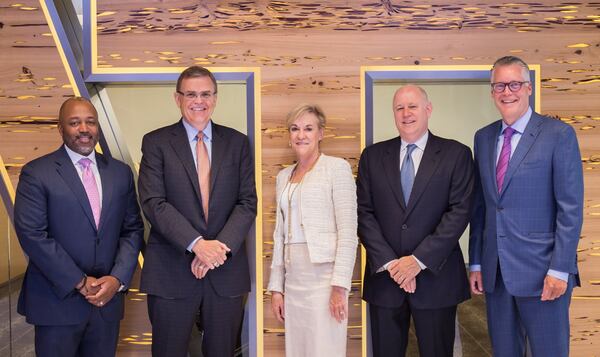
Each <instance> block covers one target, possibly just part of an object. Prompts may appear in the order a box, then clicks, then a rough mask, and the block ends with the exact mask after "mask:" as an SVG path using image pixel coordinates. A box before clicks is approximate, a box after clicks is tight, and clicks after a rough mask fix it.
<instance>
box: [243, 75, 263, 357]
mask: <svg viewBox="0 0 600 357" xmlns="http://www.w3.org/2000/svg"><path fill="white" fill-rule="evenodd" d="M250 70H251V71H252V72H254V180H255V181H256V196H257V198H258V201H257V205H256V223H255V235H256V243H255V244H256V248H255V256H254V259H255V260H254V261H255V266H256V278H255V281H256V285H255V290H256V291H255V298H256V356H257V357H262V356H263V355H264V305H263V260H262V256H263V229H262V226H263V221H262V215H263V210H262V197H263V195H262V130H261V129H262V127H261V123H262V118H261V112H262V110H261V108H262V107H261V105H262V100H261V73H260V68H258V67H255V68H251V69H250ZM246 71H248V68H246Z"/></svg>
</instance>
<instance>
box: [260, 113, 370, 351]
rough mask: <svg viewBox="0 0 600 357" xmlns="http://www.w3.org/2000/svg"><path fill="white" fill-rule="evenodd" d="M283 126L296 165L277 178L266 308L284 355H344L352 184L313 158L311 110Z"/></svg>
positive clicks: (325, 160) (331, 160)
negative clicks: (278, 325) (281, 331)
mask: <svg viewBox="0 0 600 357" xmlns="http://www.w3.org/2000/svg"><path fill="white" fill-rule="evenodd" d="M287 126H288V130H289V133H290V145H291V147H292V149H293V150H294V153H295V154H296V159H297V160H296V161H297V163H296V164H295V165H292V166H289V167H287V168H285V169H283V170H281V171H280V172H279V174H278V175H277V185H276V187H277V196H276V199H277V211H276V217H277V220H276V225H275V231H274V233H273V241H274V246H273V263H272V265H271V276H270V280H269V286H268V290H269V291H270V292H271V293H272V298H271V307H272V310H273V313H274V314H275V316H276V318H277V319H278V320H279V321H281V322H284V323H285V349H286V356H288V357H292V356H311V357H318V356H326V357H336V356H345V355H346V333H347V325H348V292H349V291H350V284H351V279H352V272H353V270H354V261H355V259H356V247H357V244H358V238H357V235H356V230H357V218H356V185H355V182H354V177H353V175H352V170H351V168H350V165H349V164H348V163H347V162H346V161H345V160H343V159H340V158H336V157H331V156H327V155H324V154H322V153H321V152H320V150H319V142H320V141H321V140H322V139H323V130H324V127H325V115H324V114H323V111H322V110H321V109H320V108H319V107H318V106H316V105H300V106H298V107H297V108H295V109H294V110H292V111H291V112H290V113H289V114H288V117H287Z"/></svg>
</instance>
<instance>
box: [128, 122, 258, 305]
mask: <svg viewBox="0 0 600 357" xmlns="http://www.w3.org/2000/svg"><path fill="white" fill-rule="evenodd" d="M212 125H213V127H212V130H213V138H212V158H211V173H210V189H211V194H210V202H209V213H210V217H209V220H208V226H207V224H206V223H205V221H204V212H203V210H202V203H201V197H200V188H199V184H198V174H197V171H196V167H195V164H194V159H193V155H192V151H191V150H190V145H189V142H188V139H187V135H186V131H185V128H184V126H183V124H182V123H181V121H179V122H177V123H175V124H172V125H170V126H167V127H164V128H160V129H157V130H155V131H153V132H150V133H148V134H146V135H145V136H144V139H143V142H142V153H143V157H142V162H141V165H140V176H139V185H138V186H139V187H138V189H139V194H140V201H141V204H142V210H143V212H144V215H145V216H146V218H147V219H148V221H150V223H151V225H152V229H151V231H150V237H149V238H148V245H147V247H146V252H145V256H144V257H145V262H144V268H143V270H142V283H141V289H142V291H144V292H146V293H148V294H152V295H157V296H161V297H172V298H182V297H188V296H191V295H192V294H195V293H196V292H197V291H198V289H199V286H200V280H198V279H196V278H195V277H194V276H193V275H192V272H191V270H190V263H191V261H192V259H193V257H194V254H192V253H190V252H188V251H187V247H188V245H189V244H190V243H191V242H192V241H193V240H194V239H196V238H197V237H198V236H203V237H204V239H217V240H219V241H221V242H223V243H225V244H227V246H228V247H229V248H230V249H231V257H229V258H228V259H227V261H226V262H225V264H223V265H222V266H220V267H219V268H217V269H214V270H211V271H209V272H208V274H207V276H206V277H205V278H204V279H208V281H210V283H211V285H212V286H213V288H214V289H215V291H216V292H217V294H219V295H221V296H237V295H241V294H243V293H246V292H248V291H250V274H249V270H248V258H247V255H246V246H245V239H246V236H247V235H248V232H249V230H250V228H251V227H252V225H253V223H254V219H255V217H256V187H255V184H254V164H253V160H252V156H251V151H250V145H249V142H248V138H247V137H246V136H245V135H243V134H241V133H239V132H237V131H235V130H233V129H231V128H227V127H224V126H221V125H217V124H215V123H213V124H212Z"/></svg>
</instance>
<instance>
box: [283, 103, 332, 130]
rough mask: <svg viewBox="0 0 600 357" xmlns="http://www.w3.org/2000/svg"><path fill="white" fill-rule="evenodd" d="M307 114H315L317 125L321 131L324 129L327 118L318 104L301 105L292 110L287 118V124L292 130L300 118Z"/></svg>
mask: <svg viewBox="0 0 600 357" xmlns="http://www.w3.org/2000/svg"><path fill="white" fill-rule="evenodd" d="M306 113H311V114H314V115H315V116H316V117H317V125H318V126H319V129H324V128H325V124H326V122H327V119H326V118H325V113H324V112H323V109H321V107H319V106H318V105H316V104H300V105H298V106H297V107H295V108H294V109H292V110H291V111H290V112H289V113H288V115H287V116H286V118H285V124H286V126H287V128H288V130H290V127H291V126H292V124H293V123H294V122H295V121H296V119H298V118H300V117H301V116H303V115H304V114H306Z"/></svg>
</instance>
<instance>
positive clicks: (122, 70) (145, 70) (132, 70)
mask: <svg viewBox="0 0 600 357" xmlns="http://www.w3.org/2000/svg"><path fill="white" fill-rule="evenodd" d="M186 68H187V67H110V68H97V69H94V71H93V72H92V74H154V73H181V72H182V71H183V70H184V69H186ZM204 68H206V69H209V70H210V71H211V72H213V73H215V72H226V73H230V72H248V71H251V70H250V69H252V68H255V67H204ZM255 73H256V72H255Z"/></svg>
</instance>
